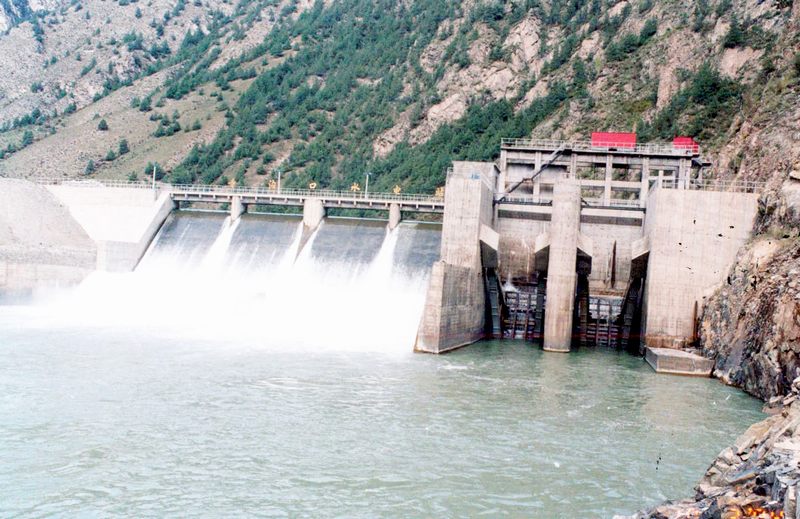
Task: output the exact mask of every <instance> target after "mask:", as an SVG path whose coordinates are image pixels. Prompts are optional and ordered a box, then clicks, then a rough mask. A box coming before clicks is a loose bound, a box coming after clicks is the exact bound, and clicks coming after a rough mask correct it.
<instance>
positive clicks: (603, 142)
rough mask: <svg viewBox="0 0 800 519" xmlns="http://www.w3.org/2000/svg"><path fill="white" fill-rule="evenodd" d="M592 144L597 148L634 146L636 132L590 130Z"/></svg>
mask: <svg viewBox="0 0 800 519" xmlns="http://www.w3.org/2000/svg"><path fill="white" fill-rule="evenodd" d="M592 146H595V147H598V148H635V147H636V134H635V133H625V132H592Z"/></svg>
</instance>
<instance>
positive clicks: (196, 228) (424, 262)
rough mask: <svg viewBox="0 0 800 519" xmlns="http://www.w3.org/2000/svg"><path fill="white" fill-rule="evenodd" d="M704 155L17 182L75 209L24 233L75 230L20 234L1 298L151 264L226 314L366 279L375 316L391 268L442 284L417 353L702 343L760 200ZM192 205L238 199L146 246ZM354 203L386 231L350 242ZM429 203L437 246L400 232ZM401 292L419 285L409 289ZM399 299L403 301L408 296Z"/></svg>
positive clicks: (538, 154)
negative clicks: (388, 184) (527, 344)
mask: <svg viewBox="0 0 800 519" xmlns="http://www.w3.org/2000/svg"><path fill="white" fill-rule="evenodd" d="M705 167H706V163H705V162H704V161H703V160H702V159H701V157H700V151H699V146H697V145H694V144H693V145H692V146H691V147H686V146H684V145H681V144H679V145H675V144H674V143H673V144H644V145H630V146H628V145H627V144H626V145H624V146H622V147H620V146H617V145H612V144H611V143H608V142H595V141H594V140H593V141H592V142H580V141H542V140H535V139H523V140H520V139H512V140H504V141H503V142H502V144H501V150H500V158H499V160H498V161H497V162H454V163H453V168H452V169H451V170H450V172H449V173H448V175H447V180H446V184H445V186H444V187H440V188H437V190H436V194H433V195H431V194H429V195H414V194H404V193H400V192H399V191H396V190H395V192H393V193H374V192H370V193H366V192H365V193H359V192H336V191H325V190H320V191H315V190H310V189H308V190H291V189H287V190H281V189H280V188H278V189H272V188H266V187H234V188H232V187H227V186H171V185H157V186H153V187H152V190H151V188H150V186H147V185H146V184H144V183H132V184H126V183H120V182H109V183H103V182H96V181H90V182H72V181H54V182H53V183H52V184H46V185H39V186H31V185H25V186H20V185H13V183H12V184H11V185H6V186H5V189H8V188H9V187H10V188H13V189H22V190H23V192H24V193H23V194H24V195H25V197H27V198H30V199H37V200H39V201H40V203H41V204H42V205H43V206H48V207H50V206H54V207H55V206H60V210H59V211H51V212H52V214H51V215H49V216H50V219H49V220H47V219H46V218H44V217H42V215H39V214H36V213H32V214H29V215H21V217H20V218H11V219H10V220H9V222H8V223H9V224H10V225H11V226H12V231H13V227H19V228H20V233H19V234H18V236H17V238H18V237H19V236H22V239H21V240H19V241H22V242H25V239H24V236H25V235H26V231H25V225H27V226H28V227H31V224H33V227H34V228H35V229H34V231H35V232H34V233H32V235H33V236H40V235H41V236H47V237H50V236H49V235H52V234H53V233H52V228H53V227H54V228H59V229H61V230H62V231H63V234H62V235H66V236H68V238H69V239H68V240H56V239H50V240H49V242H48V241H39V240H28V243H24V245H25V247H23V248H22V251H21V252H20V247H18V246H16V245H13V246H12V247H11V248H10V251H9V250H5V251H4V250H0V261H2V262H1V263H0V292H2V291H3V289H4V288H9V287H10V288H11V289H14V288H17V287H23V288H24V287H26V286H37V285H38V284H48V283H51V284H56V285H58V284H61V283H62V281H66V282H74V280H75V279H83V278H84V277H85V276H86V275H88V274H89V273H91V272H93V271H95V270H96V271H101V272H127V271H131V270H132V269H134V268H136V269H137V272H140V273H144V272H147V271H148V270H149V271H150V274H151V278H150V279H157V278H158V277H159V274H158V273H157V272H156V271H161V273H162V274H163V275H165V276H167V278H166V279H163V280H162V282H161V285H164V286H166V285H169V284H174V283H175V282H176V281H175V280H178V279H185V282H184V285H183V286H180V287H175V289H174V290H173V291H174V292H176V293H182V294H183V293H188V292H191V291H197V292H198V295H197V297H194V298H192V299H191V303H193V304H195V303H196V302H197V301H200V300H202V299H203V298H202V296H201V295H200V293H205V294H211V293H214V292H216V293H217V295H216V296H215V297H214V298H213V300H214V301H215V304H214V305H211V306H215V307H219V306H220V304H218V303H216V302H217V301H225V304H224V305H222V306H223V307H224V308H223V309H217V312H223V311H226V310H230V309H231V308H234V307H237V306H238V305H241V304H242V303H241V300H240V299H241V298H239V297H237V296H236V295H235V294H234V293H233V292H231V290H230V289H231V288H232V287H236V286H240V288H241V289H242V290H243V291H244V293H246V294H251V293H253V294H261V295H260V296H259V297H262V298H265V299H266V298H267V297H266V296H264V294H266V293H267V292H269V294H270V295H269V297H268V299H269V301H270V304H272V305H277V304H278V303H277V301H283V302H284V303H285V304H286V305H289V304H291V305H292V306H293V308H295V310H296V311H298V312H300V311H302V312H306V311H307V310H310V309H312V308H313V306H312V305H311V304H310V303H308V302H306V303H303V304H301V303H300V302H299V301H294V299H293V298H295V297H300V296H297V295H296V293H297V292H300V293H304V294H305V297H306V299H307V300H308V299H313V300H314V301H318V302H319V301H323V300H326V299H327V300H328V301H332V299H331V298H330V297H329V296H328V292H335V291H336V290H342V291H343V292H344V293H346V294H351V293H355V292H354V287H356V286H358V285H359V283H361V284H362V285H361V288H360V289H359V290H360V292H359V293H358V297H360V298H361V299H362V302H363V301H366V300H373V301H375V302H380V304H375V305H371V306H370V310H371V311H376V312H377V310H376V308H378V307H381V306H383V307H385V308H391V307H390V306H386V305H387V304H388V302H387V301H386V299H387V298H388V296H387V295H385V294H377V295H376V294H374V293H371V292H370V291H369V290H368V288H369V287H373V288H375V287H379V286H383V287H384V288H386V286H387V285H385V284H384V285H381V284H380V283H377V282H375V280H377V279H383V280H384V281H386V280H390V279H391V278H390V277H388V276H387V275H386V274H385V273H386V272H389V271H392V272H393V275H395V276H396V275H399V273H401V272H403V273H404V274H403V275H404V276H406V278H407V279H409V280H412V279H413V280H415V281H414V283H417V281H419V282H421V283H423V284H424V283H426V282H425V281H420V280H422V279H424V278H427V279H429V280H430V281H429V282H427V283H428V286H427V289H426V290H425V294H424V296H423V299H424V301H425V306H424V310H422V311H421V312H420V315H421V320H420V322H419V323H418V333H417V334H416V336H415V337H412V338H411V339H410V341H409V347H410V345H411V344H413V345H414V348H415V350H416V351H420V352H430V353H443V352H446V351H450V350H452V349H455V348H459V347H461V346H465V345H467V344H470V343H472V342H475V341H476V340H479V339H481V338H483V337H486V336H487V335H488V336H491V337H495V338H499V337H511V338H523V339H526V340H534V341H537V342H539V343H542V345H543V346H544V348H545V349H549V350H554V351H570V349H572V348H573V347H574V346H576V345H589V344H606V345H611V346H615V347H624V348H626V349H630V350H631V351H637V350H638V351H639V352H641V351H643V350H644V348H645V347H649V348H657V349H663V348H664V347H667V348H682V347H684V346H686V345H687V344H691V343H692V342H693V341H694V340H695V338H696V336H697V317H698V315H699V313H700V312H701V311H702V307H703V304H704V301H705V300H706V298H707V297H709V296H710V295H711V294H713V292H714V291H715V290H716V289H717V288H718V287H719V285H720V283H722V282H723V281H724V279H725V275H726V272H727V271H728V269H729V268H730V266H731V265H732V262H733V260H734V258H735V256H736V253H737V251H738V250H739V248H740V247H741V246H742V245H743V244H744V243H745V242H746V241H747V239H748V238H749V236H750V235H751V232H752V228H753V224H754V220H755V216H756V212H757V205H758V189H759V187H758V186H757V185H755V184H754V183H751V182H747V181H744V182H736V181H734V182H724V181H722V182H720V181H717V180H715V179H709V178H708V177H707V176H704V175H706V173H704V168H705ZM0 180H2V179H0ZM3 182H5V183H6V184H8V181H3ZM567 185H571V186H572V187H571V188H570V190H571V191H572V194H571V195H570V196H569V197H561V198H562V200H561V201H559V197H558V196H556V194H557V193H559V192H564V190H565V189H566V186H567ZM398 189H399V187H398ZM26 190H27V192H26ZM34 191H35V192H34ZM3 194H4V193H3V191H0V197H1V196H2V195H3ZM14 198H15V197H14V196H8V197H6V199H5V200H4V202H5V203H14ZM567 199H569V200H567ZM46 200H47V201H46ZM187 204H188V205H189V206H194V205H195V204H200V205H201V206H203V207H216V208H217V209H224V210H225V211H227V213H228V216H227V218H226V217H224V216H222V215H217V216H214V217H209V219H208V221H202V220H201V219H200V218H199V217H198V221H197V222H186V221H177V222H176V221H175V218H174V217H171V218H170V219H169V220H168V221H167V224H166V226H165V228H166V229H167V231H166V232H162V233H161V235H160V236H159V237H158V238H157V239H156V240H155V241H156V243H157V245H156V247H155V249H154V247H150V248H149V249H148V244H150V243H151V241H153V239H154V236H155V234H156V232H157V231H158V229H159V228H160V226H161V225H162V223H163V222H164V221H165V219H167V217H168V216H169V215H170V214H171V213H172V212H173V211H174V210H175V209H176V208H180V207H182V206H186V205H187ZM270 205H272V206H278V207H282V208H285V206H292V207H294V208H295V210H298V209H300V208H302V214H303V217H302V224H301V223H299V222H298V221H295V222H291V223H289V222H284V223H281V224H278V223H276V222H274V221H273V222H269V225H268V226H267V227H269V228H267V227H264V228H262V227H260V225H261V224H260V223H259V220H258V218H259V216H258V215H257V214H253V213H252V211H259V210H262V209H261V208H263V207H267V206H270ZM52 208H53V207H51V209H52ZM342 209H347V210H350V211H367V212H370V211H371V213H370V214H380V215H382V216H384V217H385V215H386V214H387V213H388V220H389V221H388V226H387V225H385V224H384V223H381V224H374V225H373V224H370V223H368V222H367V221H363V222H360V223H358V222H355V221H353V222H351V225H352V226H355V227H358V228H359V232H358V233H357V234H358V238H357V239H350V238H348V235H347V231H346V229H347V227H342V226H341V225H340V224H338V223H336V222H337V220H336V219H334V218H326V216H327V215H326V213H327V212H328V211H329V210H342ZM375 211H378V213H375ZM415 212H420V213H428V214H430V213H434V214H442V215H443V220H442V225H441V231H440V232H439V231H437V232H438V233H439V234H437V238H436V240H434V241H435V243H441V246H440V247H437V246H436V245H435V243H434V242H431V241H430V240H428V241H425V240H423V239H422V238H419V239H420V240H422V241H421V242H420V243H419V244H417V243H416V242H415V241H414V238H413V237H409V236H406V234H407V233H408V232H410V231H409V230H407V229H406V230H404V228H403V226H401V227H400V228H398V229H399V230H398V232H396V233H394V232H388V233H387V232H386V229H387V228H388V229H389V230H392V229H395V228H397V225H398V224H399V223H400V222H401V221H402V218H403V216H408V215H410V214H412V213H415ZM0 216H2V215H0ZM426 218H427V216H426ZM68 221H71V223H70V225H65V224H66V223H69V222H68ZM559 222H561V223H559ZM564 222H567V223H569V225H563V224H564ZM0 223H3V222H0ZM23 223H24V224H25V225H21V224H23ZM261 223H264V222H261ZM37 225H38V228H36V227H37ZM173 227H174V228H173ZM180 229H183V230H180ZM343 229H344V231H343ZM567 231H568V232H567ZM81 232H83V233H84V235H83V236H79V235H80V234H81ZM342 232H343V234H340V233H342ZM170 233H172V235H170ZM12 234H14V232H12ZM420 236H422V235H420ZM204 240H205V241H204ZM408 240H411V241H410V242H409V241H408ZM206 241H211V242H210V243H206ZM170 242H174V243H173V244H172V245H170ZM171 246H175V247H177V248H176V249H175V250H174V251H172V253H171V254H164V253H163V252H164V251H160V250H158V249H159V248H165V250H166V249H169V247H171ZM290 250H291V251H292V252H289V251H290ZM398 255H401V256H402V257H403V258H404V259H403V260H402V261H401V260H400V256H398ZM390 257H391V261H392V262H394V263H391V265H390V261H389V259H388V258H390ZM142 258H143V259H142ZM93 259H94V260H95V261H94V265H93V264H92V263H93V262H92V260H93ZM156 261H157V263H154V262H156ZM156 264H157V267H155V266H154V265H156ZM381 265H383V266H381ZM428 266H430V268H428ZM289 267H291V269H290V270H287V269H288V268H289ZM193 269H201V270H202V271H203V275H202V276H201V275H196V276H195V277H201V278H202V277H204V278H205V279H206V281H202V282H197V281H195V282H192V281H191V278H192V276H191V275H189V274H188V273H187V271H192V270H193ZM244 272H247V275H246V276H244V275H242V273H244ZM278 273H282V274H281V275H279V274H278ZM93 277H98V276H96V275H93ZM355 279H361V280H363V279H369V280H371V281H370V282H368V283H365V282H363V281H359V282H357V283H356V282H355V281H353V280H355ZM290 280H292V281H293V283H290ZM344 280H348V281H346V282H345V281H344ZM140 281H142V282H143V280H140ZM351 282H352V283H353V284H351V285H348V284H347V283H351ZM90 284H91V283H90ZM304 284H305V285H304ZM267 286H269V287H271V288H269V289H267V288H265V287H267ZM154 288H155V287H154ZM278 288H280V289H281V290H282V291H281V290H278ZM394 288H397V287H394ZM394 288H393V289H394ZM548 289H549V290H548ZM372 292H374V290H373V291H372ZM396 292H397V294H406V291H405V290H403V289H402V287H401V288H400V289H398V290H396ZM153 293H154V294H158V293H160V292H159V291H158V290H154V291H153ZM397 294H394V295H393V300H394V301H395V302H397V301H400V300H401V299H402V297H404V296H398V295H397ZM353 297H355V296H353ZM143 299H146V298H143ZM147 304H148V305H157V304H158V303H153V302H152V301H151V302H148V303H147ZM329 304H330V305H331V306H337V305H336V303H333V302H331V303H329ZM348 306H351V307H355V306H356V302H355V301H353V302H351V303H348ZM318 308H320V309H321V308H323V306H319V307H318ZM203 310H204V311H207V308H206V307H203ZM248 310H250V308H245V309H243V310H242V311H240V312H237V314H236V315H240V314H246V313H247V311H248ZM337 310H340V311H343V310H341V309H337ZM272 315H280V313H279V312H278V311H277V310H273V311H272ZM210 317H211V316H210V315H209V318H210ZM262 317H263V316H262ZM329 317H331V316H330V314H329V313H325V312H322V313H319V312H318V313H317V314H316V315H314V314H311V313H308V312H306V318H305V319H306V322H308V323H311V322H314V323H317V324H319V325H324V326H333V325H334V324H336V323H339V322H341V320H337V319H334V322H331V323H327V322H318V321H319V320H323V321H324V320H326V319H328V318H329ZM379 321H380V319H378V318H376V319H374V322H379ZM340 331H343V330H340Z"/></svg>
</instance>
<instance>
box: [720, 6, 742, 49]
mask: <svg viewBox="0 0 800 519" xmlns="http://www.w3.org/2000/svg"><path fill="white" fill-rule="evenodd" d="M744 39H745V34H744V30H743V29H742V26H741V24H740V23H739V19H738V18H736V15H735V14H734V15H733V17H732V18H731V26H730V27H729V28H728V33H727V34H726V35H725V40H724V45H725V48H726V49H732V48H734V47H741V46H742V45H744Z"/></svg>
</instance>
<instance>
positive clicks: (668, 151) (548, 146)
mask: <svg viewBox="0 0 800 519" xmlns="http://www.w3.org/2000/svg"><path fill="white" fill-rule="evenodd" d="M500 146H501V147H505V148H537V149H543V150H554V149H558V148H559V147H561V146H563V147H564V148H565V149H570V150H575V151H603V152H606V151H609V150H613V151H615V152H628V153H642V154H652V155H675V156H681V157H693V156H695V155H699V154H700V147H699V146H675V145H673V144H672V143H667V142H652V143H644V144H633V145H628V144H623V143H619V142H598V141H594V142H592V141H563V140H554V139H512V138H503V139H501V140H500Z"/></svg>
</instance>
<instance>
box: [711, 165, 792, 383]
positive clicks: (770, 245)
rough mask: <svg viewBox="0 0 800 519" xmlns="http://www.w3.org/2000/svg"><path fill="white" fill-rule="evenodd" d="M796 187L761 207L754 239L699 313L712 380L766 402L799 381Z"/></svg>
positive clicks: (773, 194) (788, 186) (776, 192)
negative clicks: (701, 315) (722, 284)
mask: <svg viewBox="0 0 800 519" xmlns="http://www.w3.org/2000/svg"><path fill="white" fill-rule="evenodd" d="M798 202H800V181H798V180H794V179H793V178H791V177H789V178H787V179H786V181H785V182H784V183H783V184H782V185H781V187H780V188H778V189H772V190H770V191H768V192H767V193H766V194H765V195H764V196H763V197H762V199H761V202H760V222H759V228H760V229H759V230H760V232H759V234H757V236H756V237H755V238H754V240H753V241H752V242H751V243H750V244H749V246H748V247H746V248H745V249H744V250H742V251H741V252H740V253H739V257H738V258H737V261H736V266H735V267H734V269H733V271H732V272H731V273H730V275H729V276H728V279H727V283H726V284H725V285H724V286H723V287H722V288H721V289H720V290H719V291H718V292H717V293H716V294H715V295H714V296H713V297H712V298H711V299H710V300H709V301H708V303H707V305H706V307H705V311H704V313H703V320H702V325H701V333H700V337H701V341H702V344H703V353H704V354H705V355H706V356H707V357H712V358H714V359H715V363H716V366H715V376H717V377H719V378H720V379H722V380H723V381H725V382H726V383H728V384H731V385H735V386H739V387H741V388H743V389H744V390H745V391H747V392H748V393H751V394H753V395H755V396H758V397H760V398H763V399H769V398H772V397H775V396H781V395H785V394H786V393H787V392H788V391H789V389H790V386H791V381H792V380H794V378H795V377H797V376H798V375H800V217H799V216H800V203H798Z"/></svg>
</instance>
